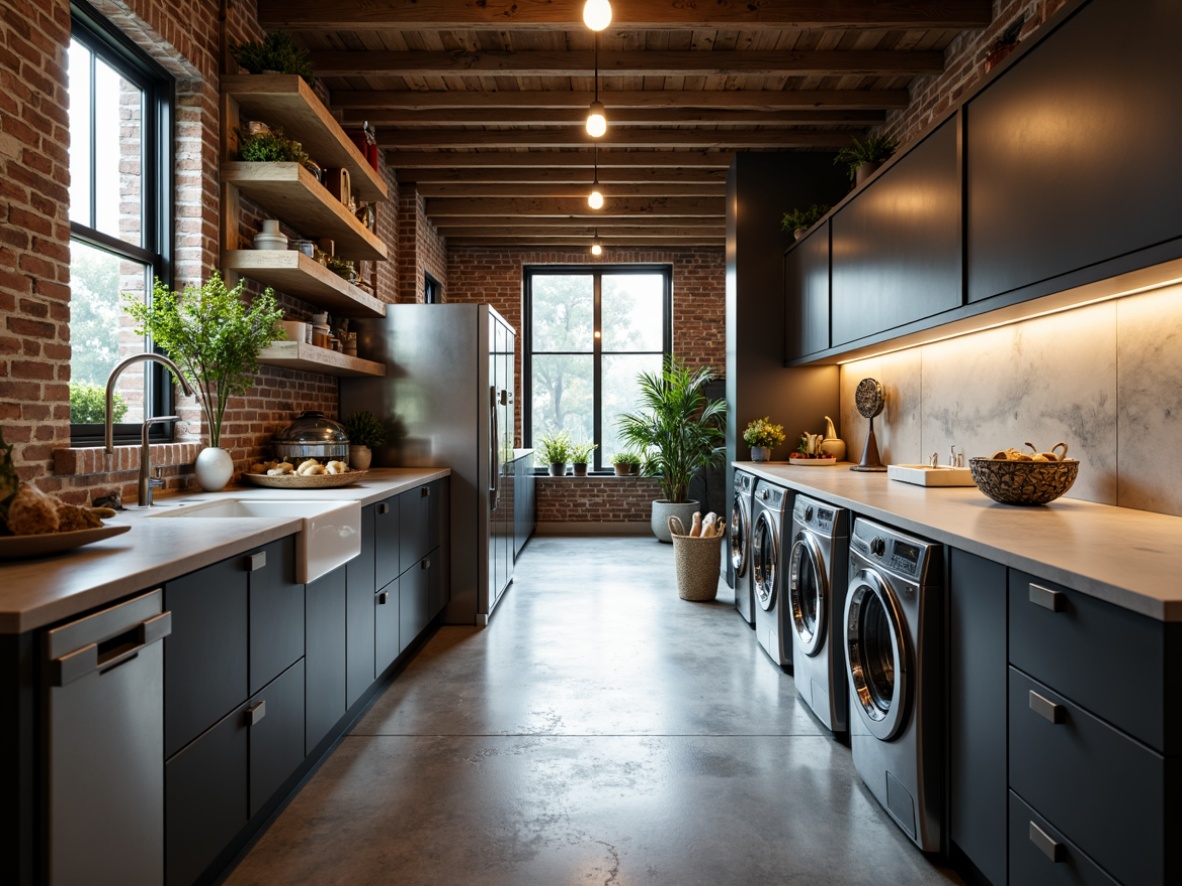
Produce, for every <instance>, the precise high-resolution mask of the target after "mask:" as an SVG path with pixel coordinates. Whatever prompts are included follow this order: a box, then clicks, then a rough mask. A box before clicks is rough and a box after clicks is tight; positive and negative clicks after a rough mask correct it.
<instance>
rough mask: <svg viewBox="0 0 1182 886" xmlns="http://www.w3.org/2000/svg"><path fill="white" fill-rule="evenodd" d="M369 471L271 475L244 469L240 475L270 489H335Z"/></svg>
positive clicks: (356, 479)
mask: <svg viewBox="0 0 1182 886" xmlns="http://www.w3.org/2000/svg"><path fill="white" fill-rule="evenodd" d="M368 473H369V472H368V471H349V472H348V473H346V474H310V475H305V476H298V475H296V474H283V475H274V476H273V475H270V474H250V473H247V472H245V471H243V472H242V473H241V474H240V475H239V476H240V477H242V479H243V480H245V481H246V482H247V483H253V484H254V485H255V486H266V487H268V488H270V489H335V488H337V487H338V486H348V485H350V484H352V483H356V482H357V481H358V480H360V479H361V478H362V477H364V476H365V475H366V474H368Z"/></svg>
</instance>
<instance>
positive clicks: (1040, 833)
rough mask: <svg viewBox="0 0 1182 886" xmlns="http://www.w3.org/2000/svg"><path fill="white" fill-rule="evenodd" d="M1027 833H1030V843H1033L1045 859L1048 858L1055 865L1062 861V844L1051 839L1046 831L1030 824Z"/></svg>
mask: <svg viewBox="0 0 1182 886" xmlns="http://www.w3.org/2000/svg"><path fill="white" fill-rule="evenodd" d="M1029 833H1030V842H1031V843H1033V844H1034V845H1035V846H1036V847H1037V848H1038V851H1039V852H1041V853H1042V854H1043V855H1045V856H1046V857H1047V858H1049V859H1050V860H1051V861H1053V862H1054V863H1055V864H1058V863H1059V862H1061V861H1063V860H1064V859H1063V855H1064V852H1063V844H1062V843H1060V842H1058V841H1057V840H1055V839H1054V838H1052V837H1051V835H1050V834H1048V833H1047V832H1046V831H1044V830H1043V829H1042V828H1040V827H1039V826H1038V825H1036V824H1035V823H1034V822H1030V832H1029Z"/></svg>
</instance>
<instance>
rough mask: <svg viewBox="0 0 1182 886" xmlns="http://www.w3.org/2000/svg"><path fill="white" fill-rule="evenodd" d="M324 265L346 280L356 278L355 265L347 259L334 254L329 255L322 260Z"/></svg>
mask: <svg viewBox="0 0 1182 886" xmlns="http://www.w3.org/2000/svg"><path fill="white" fill-rule="evenodd" d="M324 266H325V267H326V268H328V269H329V270H330V271H332V272H333V273H334V274H336V275H337V276H338V277H343V278H345V279H346V280H356V279H357V267H356V265H354V264H353V262H351V261H349V260H348V259H344V258H339V257H338V256H335V255H330V256H328V257H327V258H325V260H324Z"/></svg>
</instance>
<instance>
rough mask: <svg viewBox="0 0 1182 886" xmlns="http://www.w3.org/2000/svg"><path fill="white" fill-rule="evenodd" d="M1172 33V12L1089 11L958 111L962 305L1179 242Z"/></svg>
mask: <svg viewBox="0 0 1182 886" xmlns="http://www.w3.org/2000/svg"><path fill="white" fill-rule="evenodd" d="M1179 33H1182V4H1178V3H1169V2H1147V3H1118V2H1112V0H1108V2H1100V0H1097V2H1093V3H1088V4H1086V5H1084V6H1082V7H1081V8H1080V9H1079V10H1078V11H1077V12H1076V13H1075V14H1074V15H1072V16H1071V17H1070V18H1069V19H1068V20H1067V21H1066V22H1064V23H1063V24H1062V25H1061V26H1060V27H1059V28H1058V29H1057V30H1056V31H1055V32H1054V33H1052V34H1050V35H1049V36H1048V37H1047V38H1046V39H1045V40H1044V41H1043V42H1041V43H1040V44H1039V45H1038V46H1037V47H1035V48H1034V49H1033V50H1031V51H1030V52H1029V53H1028V54H1027V55H1025V56H1024V57H1023V58H1021V59H1019V60H1018V61H1017V62H1016V63H1015V64H1014V66H1013V67H1012V68H1010V69H1009V70H1007V71H1006V72H1005V73H1004V74H1003V75H1002V76H1001V77H999V78H998V79H997V80H996V81H995V82H993V83H991V84H990V85H989V87H988V88H986V89H985V90H984V91H983V92H981V94H980V95H978V96H976V97H975V98H974V99H973V100H972V101H971V102H969V104H968V106H967V110H966V113H967V130H966V142H965V159H966V164H967V179H966V185H967V187H966V195H967V207H966V211H967V232H968V255H969V266H968V297H969V300H970V301H978V300H980V299H984V298H989V297H990V296H992V295H996V294H998V293H1002V292H1008V291H1010V290H1012V289H1017V288H1019V287H1022V286H1026V285H1029V284H1033V283H1037V282H1038V281H1042V280H1047V279H1049V278H1051V277H1055V276H1057V275H1059V274H1063V273H1066V272H1068V271H1073V270H1076V269H1079V268H1084V267H1086V266H1088V265H1091V264H1094V263H1096V262H1101V261H1104V260H1106V259H1110V258H1114V257H1116V256H1120V255H1124V254H1126V253H1130V252H1133V251H1135V250H1137V249H1142V248H1144V247H1146V246H1150V245H1153V244H1156V243H1161V242H1164V241H1166V240H1171V239H1173V238H1176V237H1179V236H1182V213H1179V212H1178V195H1179V193H1180V192H1182V171H1180V170H1179V166H1178V159H1177V145H1178V142H1179V139H1182V102H1179V101H1178V96H1177V90H1176V88H1174V86H1173V85H1172V84H1177V83H1179V82H1182V53H1179V52H1178V47H1177V38H1178V34H1179ZM1109 222H1111V223H1109Z"/></svg>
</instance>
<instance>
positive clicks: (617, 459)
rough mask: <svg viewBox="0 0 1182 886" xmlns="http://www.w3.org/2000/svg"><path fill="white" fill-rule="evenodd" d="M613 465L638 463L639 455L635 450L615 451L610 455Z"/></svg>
mask: <svg viewBox="0 0 1182 886" xmlns="http://www.w3.org/2000/svg"><path fill="white" fill-rule="evenodd" d="M612 464H613V465H639V464H640V456H639V455H637V454H636V453H635V452H617V453H616V454H615V455H613V456H612Z"/></svg>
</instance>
